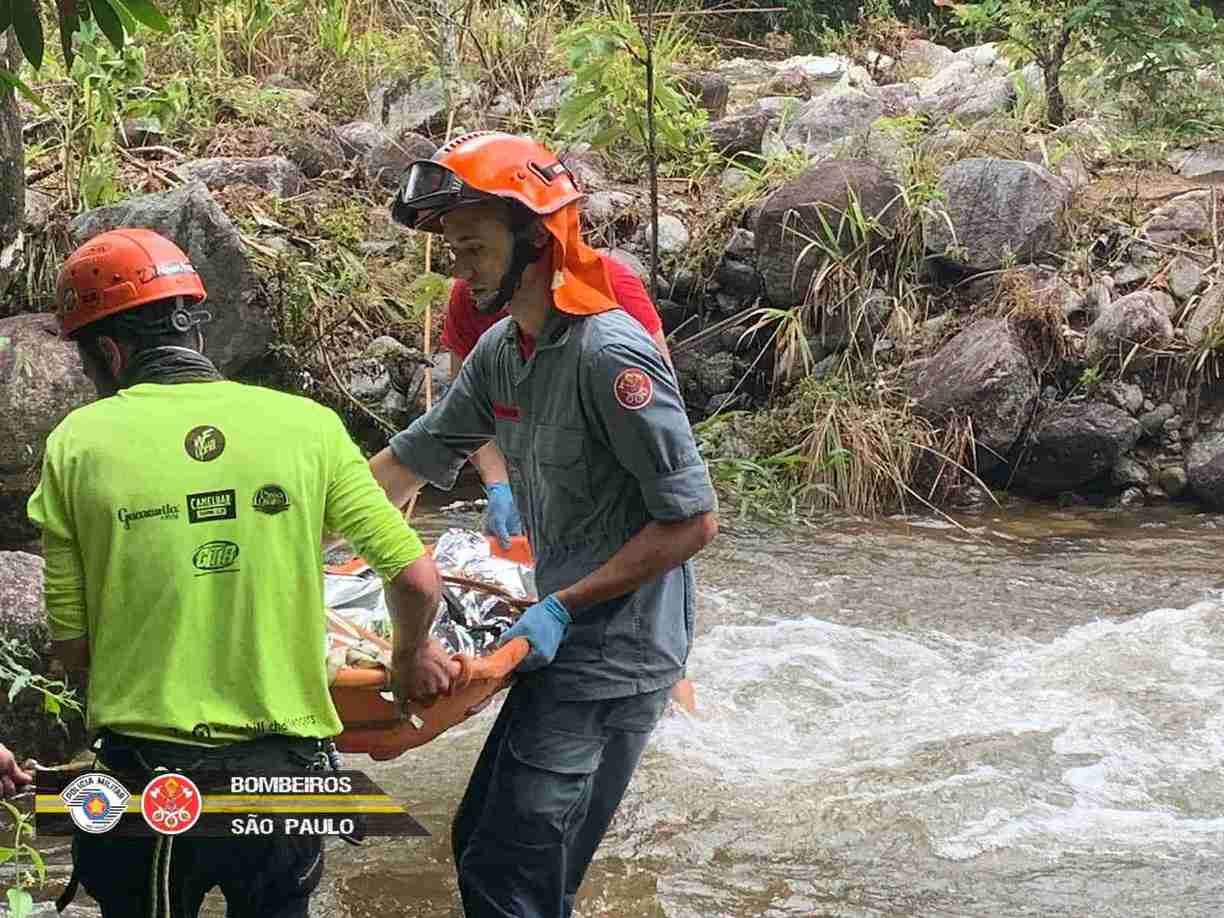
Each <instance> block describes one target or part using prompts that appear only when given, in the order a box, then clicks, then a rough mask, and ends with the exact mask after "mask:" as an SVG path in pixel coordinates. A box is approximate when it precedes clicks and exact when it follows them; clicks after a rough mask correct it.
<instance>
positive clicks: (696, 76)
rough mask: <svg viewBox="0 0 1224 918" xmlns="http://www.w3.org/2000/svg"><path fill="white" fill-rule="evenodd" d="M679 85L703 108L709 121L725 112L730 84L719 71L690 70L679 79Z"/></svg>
mask: <svg viewBox="0 0 1224 918" xmlns="http://www.w3.org/2000/svg"><path fill="white" fill-rule="evenodd" d="M679 83H680V87H681V88H682V89H683V90H684V91H685V92H687V93H688V94H689V95H691V96H692V97H693V99H694V100H695V101H696V102H697V105H698V107H699V108H704V109H705V110H706V112H707V113H708V114H709V116H710V120H711V121H717V120H718V119H719V118H721V117H722V116H723V115H725V114H726V113H727V99H728V97H729V96H730V94H731V84H730V83H728V82H727V78H726V77H725V76H723V75H722V74H721V73H716V72H715V71H712V70H691V71H689V72H688V73H685V74H683V75H682V76H681V77H680V79H679Z"/></svg>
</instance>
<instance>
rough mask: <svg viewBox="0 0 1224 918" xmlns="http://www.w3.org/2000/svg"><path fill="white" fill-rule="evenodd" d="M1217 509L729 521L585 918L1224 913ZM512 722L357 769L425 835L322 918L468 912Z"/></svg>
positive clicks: (586, 902)
mask: <svg viewBox="0 0 1224 918" xmlns="http://www.w3.org/2000/svg"><path fill="white" fill-rule="evenodd" d="M1221 519H1222V518H1221V517H1217V516H1213V515H1208V514H1202V513H1198V512H1195V511H1193V510H1189V509H1177V508H1170V509H1167V510H1151V509H1149V510H1145V511H1143V512H1141V513H1130V512H1126V511H1107V510H1099V509H1097V510H1089V509H1077V510H1070V511H1057V510H1054V509H1052V508H1051V507H1049V506H1046V507H1035V506H1032V505H1025V504H1019V503H1017V504H1015V505H1014V506H1009V507H1007V508H1004V509H997V508H992V509H990V510H988V511H982V512H978V513H975V514H968V515H962V516H960V517H958V518H957V522H958V523H959V527H960V528H958V527H957V526H955V525H952V524H950V523H948V522H946V521H943V520H940V519H939V518H937V517H914V518H906V519H901V518H895V519H886V520H881V521H876V522H871V523H867V522H861V521H852V520H848V519H846V518H842V517H834V516H830V517H827V518H822V519H820V520H817V521H814V522H811V523H809V524H807V525H802V526H799V525H796V526H792V527H789V528H778V527H772V526H771V527H764V526H761V525H760V524H755V525H754V524H751V523H744V522H738V521H727V520H724V522H723V531H722V533H721V534H720V535H719V537H718V539H717V540H716V541H715V543H714V544H713V545H712V546H710V547H709V548H708V549H707V550H706V551H705V552H704V553H702V555H700V556H699V559H698V563H697V568H698V577H699V589H700V602H699V615H698V635H697V639H696V643H695V646H694V649H693V653H692V657H691V666H690V676H691V677H692V679H693V680H694V682H695V683H696V688H697V700H698V712H697V714H696V715H687V714H685V713H683V712H680V711H676V710H672V711H670V712H669V713H668V714H667V715H665V717H664V720H663V722H662V723H661V724H660V726H659V728H658V730H657V731H656V733H655V735H654V736H653V738H652V741H651V743H650V746H649V747H648V749H647V752H646V755H645V757H644V759H643V762H642V765H641V767H640V768H639V770H638V772H637V774H636V776H635V779H634V781H633V784H632V785H631V787H630V789H629V792H628V794H627V796H626V799H625V801H624V803H623V805H622V807H621V810H620V812H619V814H618V816H617V819H616V820H615V822H614V824H613V826H612V828H611V829H610V831H609V835H608V837H607V838H606V840H605V842H604V845H603V847H602V848H601V850H600V852H599V854H598V855H597V858H596V860H595V862H594V864H593V865H592V867H591V870H590V872H589V874H588V878H587V882H586V883H585V885H584V887H583V890H582V893H581V894H580V898H579V904H578V910H577V914H578V915H579V916H582V918H592V916H616V918H646V916H650V918H656V916H667V918H716V916H737V918H738V916H762V918H791V916H795V918H799V916H804V918H807V916H821V918H884V916H889V918H903V916H904V918H937V916H938V918H944V916H958V918H959V916H966V918H968V916H973V918H994V916H1007V918H1030V916H1032V918H1036V916H1042V918H1045V916H1051V918H1053V916H1067V918H1071V916H1076V918H1079V916H1086V915H1091V916H1093V918H1114V916H1117V918H1165V916H1167V918H1174V916H1176V918H1197V916H1219V915H1221V914H1224V871H1222V870H1221V867H1222V866H1224V770H1222V769H1221V767H1220V766H1221V759H1222V757H1224V619H1222V618H1221V612H1222V611H1224V573H1222V572H1221V565H1220V557H1221V553H1222V550H1224V529H1222V528H1221ZM414 521H415V522H416V523H417V525H418V526H419V528H420V529H421V530H422V532H423V533H424V534H425V535H427V536H429V537H436V536H437V535H438V534H439V533H441V532H442V531H443V530H444V529H445V528H446V527H447V526H450V525H458V526H464V527H467V528H471V527H474V526H475V525H476V524H477V518H476V517H475V516H474V515H472V514H456V513H451V514H444V513H442V512H441V511H439V510H438V509H437V504H435V505H434V507H433V508H425V509H422V510H418V513H417V515H416V516H415V517H414ZM495 710H496V708H495V707H494V708H490V709H489V710H487V711H486V712H484V713H483V714H481V715H480V716H478V717H476V718H473V719H472V720H470V721H469V722H468V723H467V724H465V725H463V726H462V727H460V728H457V729H455V730H452V731H451V732H450V733H448V734H446V735H444V736H443V737H441V738H439V739H438V740H436V741H435V742H433V743H431V744H429V745H428V746H425V747H423V748H421V749H420V750H417V751H415V752H410V753H408V754H406V755H404V756H403V757H401V758H400V759H398V760H396V761H392V762H386V763H375V762H372V761H371V760H369V759H368V758H366V757H364V756H348V757H346V767H350V768H360V769H363V770H365V771H367V772H368V773H369V774H370V775H371V776H372V777H373V778H374V780H375V781H377V782H378V783H379V784H381V785H382V786H383V787H384V788H385V789H386V790H387V791H388V792H389V793H391V794H393V795H394V796H395V797H396V798H397V799H399V800H402V801H403V802H405V803H406V804H407V806H408V808H409V810H410V811H411V812H412V813H413V814H414V815H415V816H416V817H417V818H418V819H419V820H420V821H421V822H422V823H423V824H424V825H425V827H426V828H427V829H428V830H429V831H430V832H431V833H432V837H431V838H429V839H371V840H369V841H368V842H367V843H366V846H365V847H363V848H354V847H351V846H349V845H346V844H345V843H343V842H341V841H334V842H329V844H328V849H327V859H328V860H327V873H326V876H325V878H324V881H323V885H322V886H321V888H320V892H319V894H318V895H316V897H315V901H314V904H313V907H312V910H311V913H312V915H319V916H323V915H326V916H336V918H386V916H409V918H415V916H422V918H423V916H431V918H434V916H442V918H451V916H454V918H458V916H460V914H461V912H460V910H459V907H458V904H457V896H456V893H455V883H454V873H453V867H452V864H451V860H450V854H449V820H450V817H451V814H452V813H453V812H454V810H455V806H456V804H457V802H458V800H459V797H460V795H461V793H462V790H463V787H464V784H465V783H466V781H467V777H468V774H469V772H470V770H471V767H472V765H473V763H474V761H475V758H476V755H477V752H478V750H479V748H480V744H481V742H482V740H483V738H484V735H485V733H486V732H487V731H488V729H489V727H490V726H491V725H492V723H493V719H494V711H495ZM63 857H64V855H63V854H62V853H60V854H59V856H58V857H56V858H54V860H56V861H62V858H63ZM62 869H64V868H63V867H61V868H59V870H57V871H55V872H56V873H59V871H60V870H62ZM44 895H46V894H45V893H44ZM40 898H42V897H41V896H40ZM87 901H88V900H87V897H85V896H84V894H83V893H82V894H81V895H80V897H79V898H78V902H80V903H85V902H87ZM205 914H206V915H209V916H214V918H220V916H222V915H223V914H224V905H223V902H222V900H221V898H220V895H219V893H218V892H216V891H214V892H213V893H212V894H211V895H210V897H209V901H208V902H207V903H206V907H205Z"/></svg>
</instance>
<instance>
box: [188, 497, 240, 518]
mask: <svg viewBox="0 0 1224 918" xmlns="http://www.w3.org/2000/svg"><path fill="white" fill-rule="evenodd" d="M237 512H238V507H237V505H236V503H235V501H234V490H233V488H230V489H229V490H226V491H202V492H200V493H199V494H188V495H187V521H188V523H207V522H209V521H211V520H232V519H234V516H235V514H236V513H237Z"/></svg>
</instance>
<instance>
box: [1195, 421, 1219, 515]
mask: <svg viewBox="0 0 1224 918" xmlns="http://www.w3.org/2000/svg"><path fill="white" fill-rule="evenodd" d="M1186 480H1187V483H1188V484H1189V487H1190V491H1191V493H1192V494H1193V495H1194V496H1195V497H1196V498H1197V499H1198V500H1200V501H1202V502H1203V503H1204V504H1206V505H1207V506H1209V507H1211V508H1212V509H1213V510H1224V433H1222V432H1220V431H1210V432H1208V433H1204V434H1202V435H1201V436H1199V437H1198V438H1197V439H1196V440H1195V441H1194V442H1193V443H1192V444H1190V448H1189V449H1188V450H1187V451H1186Z"/></svg>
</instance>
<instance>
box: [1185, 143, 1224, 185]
mask: <svg viewBox="0 0 1224 918" xmlns="http://www.w3.org/2000/svg"><path fill="white" fill-rule="evenodd" d="M1173 165H1174V169H1175V170H1176V171H1177V173H1178V174H1179V175H1181V176H1183V177H1184V178H1188V179H1197V180H1198V181H1201V182H1219V181H1224V143H1218V142H1215V143H1205V144H1202V145H1200V146H1199V147H1198V148H1197V149H1194V150H1190V151H1187V152H1185V153H1183V154H1175V156H1174V157H1173Z"/></svg>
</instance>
